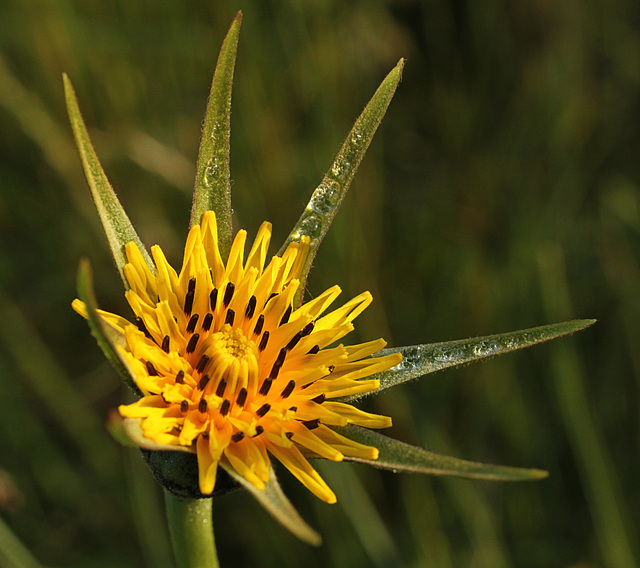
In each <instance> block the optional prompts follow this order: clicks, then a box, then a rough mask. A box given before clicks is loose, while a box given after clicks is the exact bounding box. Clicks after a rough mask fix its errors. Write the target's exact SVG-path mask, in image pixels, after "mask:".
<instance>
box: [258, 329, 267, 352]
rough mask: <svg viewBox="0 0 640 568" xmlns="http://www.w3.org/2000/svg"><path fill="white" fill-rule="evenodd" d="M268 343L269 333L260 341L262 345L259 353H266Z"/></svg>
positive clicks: (259, 346) (263, 335) (264, 334)
mask: <svg viewBox="0 0 640 568" xmlns="http://www.w3.org/2000/svg"><path fill="white" fill-rule="evenodd" d="M267 341H269V332H268V331H265V332H264V333H263V334H262V339H261V340H260V345H258V351H264V350H265V349H266V348H267Z"/></svg>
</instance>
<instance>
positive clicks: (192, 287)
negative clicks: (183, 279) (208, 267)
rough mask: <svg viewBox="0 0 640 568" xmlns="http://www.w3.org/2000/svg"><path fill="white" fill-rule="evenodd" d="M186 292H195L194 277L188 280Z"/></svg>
mask: <svg viewBox="0 0 640 568" xmlns="http://www.w3.org/2000/svg"><path fill="white" fill-rule="evenodd" d="M187 291H188V292H195V291H196V278H195V276H194V277H193V278H192V279H191V280H189V284H187Z"/></svg>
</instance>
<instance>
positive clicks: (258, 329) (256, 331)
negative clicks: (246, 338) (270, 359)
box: [253, 314, 264, 335]
mask: <svg viewBox="0 0 640 568" xmlns="http://www.w3.org/2000/svg"><path fill="white" fill-rule="evenodd" d="M263 325H264V314H260V315H259V316H258V321H257V322H256V327H254V328H253V334H254V335H260V334H261V333H262V326H263Z"/></svg>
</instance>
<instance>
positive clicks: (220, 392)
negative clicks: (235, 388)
mask: <svg viewBox="0 0 640 568" xmlns="http://www.w3.org/2000/svg"><path fill="white" fill-rule="evenodd" d="M226 388H227V379H222V380H221V381H220V382H219V383H218V388H217V389H216V396H220V397H221V396H222V395H223V394H224V389H226Z"/></svg>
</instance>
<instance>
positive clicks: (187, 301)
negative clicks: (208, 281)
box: [184, 291, 195, 316]
mask: <svg viewBox="0 0 640 568" xmlns="http://www.w3.org/2000/svg"><path fill="white" fill-rule="evenodd" d="M194 296H195V292H191V291H189V292H187V293H186V294H185V295H184V313H185V314H187V315H188V316H190V315H191V310H192V309H193V297H194Z"/></svg>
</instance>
